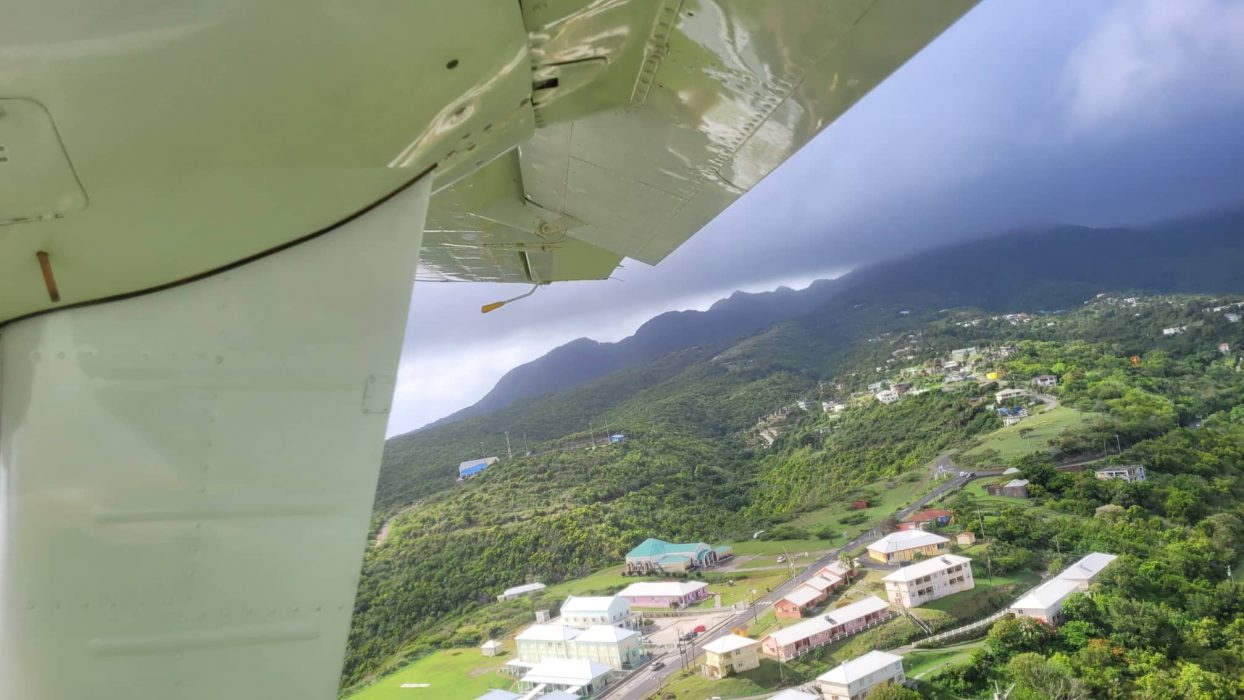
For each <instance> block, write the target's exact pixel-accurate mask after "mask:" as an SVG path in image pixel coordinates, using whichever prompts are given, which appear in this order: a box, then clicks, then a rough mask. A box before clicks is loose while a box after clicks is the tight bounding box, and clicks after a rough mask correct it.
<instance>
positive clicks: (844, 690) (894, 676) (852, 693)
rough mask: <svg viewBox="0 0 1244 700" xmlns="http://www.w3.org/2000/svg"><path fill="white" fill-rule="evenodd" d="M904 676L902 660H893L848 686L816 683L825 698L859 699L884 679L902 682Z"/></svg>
mask: <svg viewBox="0 0 1244 700" xmlns="http://www.w3.org/2000/svg"><path fill="white" fill-rule="evenodd" d="M905 678H906V676H905V675H904V674H903V662H901V661H895V662H894V663H893V664H890V665H889V666H887V667H885V668H883V669H881V670H880V671H876V672H874V673H870V674H868V675H867V676H865V677H864V678H861V679H859V680H857V681H854V682H852V683H851V684H850V685H849V686H845V685H839V684H837V683H827V682H825V681H819V682H818V685H819V686H820V689H821V696H822V697H824V698H825V700H860V699H861V698H864V697H866V696H867V695H868V691H870V690H872V689H873V688H875V687H877V686H879V685H881V684H882V683H885V682H886V681H893V682H894V683H902V682H903V681H904V680H905Z"/></svg>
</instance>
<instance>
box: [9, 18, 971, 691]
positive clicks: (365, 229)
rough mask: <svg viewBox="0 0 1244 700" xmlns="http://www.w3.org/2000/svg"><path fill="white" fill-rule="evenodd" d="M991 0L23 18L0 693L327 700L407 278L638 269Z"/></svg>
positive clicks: (532, 279)
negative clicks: (980, 2) (628, 264)
mask: <svg viewBox="0 0 1244 700" xmlns="http://www.w3.org/2000/svg"><path fill="white" fill-rule="evenodd" d="M973 4H974V0H925V1H923V2H908V1H905V0H833V1H829V0H765V1H764V2H761V1H760V0H518V1H515V0H506V1H502V0H453V1H452V2H432V1H431V0H373V1H371V2H357V1H355V2H344V1H341V0H310V1H308V2H303V3H298V4H293V3H288V2H280V1H279V0H250V1H249V2H241V3H235V2H204V1H202V0H162V1H161V2H151V1H150V0H107V1H99V0H89V1H88V0H16V2H13V3H9V5H8V6H6V7H5V12H4V21H3V22H0V697H3V698H21V699H22V700H27V699H29V700H69V699H71V698H73V699H77V698H127V700H155V699H156V698H159V699H161V700H162V699H164V698H177V699H178V700H220V699H221V698H230V700H244V699H248V698H256V699H257V700H258V699H259V698H263V699H264V700H270V699H271V698H299V699H304V698H317V699H323V700H327V699H329V698H332V697H334V696H335V694H336V686H337V679H338V677H339V674H340V668H341V663H342V658H343V654H344V649H345V644H346V635H347V632H348V630H349V626H350V619H351V612H352V604H353V597H354V591H355V586H356V585H357V577H358V570H359V565H360V561H361V558H362V552H363V548H364V541H365V538H366V532H367V524H368V519H369V516H370V512H371V504H372V498H373V494H374V490H375V485H376V478H377V473H378V469H379V462H380V454H381V449H382V445H383V439H384V432H385V426H386V421H387V412H388V410H389V404H390V402H391V399H392V396H393V392H394V386H395V382H396V375H397V365H398V360H399V357H400V350H401V343H402V339H403V324H404V323H405V319H406V318H407V311H408V304H409V299H410V285H411V282H412V279H414V278H415V277H416V276H418V277H419V278H421V279H444V280H486V281H498V282H527V283H544V282H555V281H560V280H580V279H602V278H606V277H608V276H609V275H610V273H611V272H612V270H613V269H614V268H615V267H616V266H617V265H618V264H619V263H620V262H621V261H622V260H623V259H624V258H632V259H635V260H638V261H641V262H644V263H649V264H655V263H657V262H659V261H660V260H662V259H663V258H664V257H665V256H666V255H668V254H669V253H670V252H671V251H673V250H674V249H676V248H677V247H678V246H679V245H680V244H681V243H682V242H683V241H685V240H686V239H687V238H688V237H689V236H691V235H692V234H694V233H695V232H696V231H698V230H699V229H700V228H701V227H702V226H703V225H704V224H705V223H706V222H708V221H709V220H711V219H712V218H713V217H714V216H716V215H717V214H718V213H719V212H721V211H722V210H724V209H725V208H726V207H728V206H729V205H730V204H731V203H732V202H733V201H734V200H735V199H737V198H738V197H739V196H740V195H742V194H743V193H745V192H746V191H747V190H748V189H750V188H751V187H752V186H754V185H755V184H756V183H757V182H758V181H760V180H761V179H762V178H763V177H764V176H765V175H766V174H768V173H769V172H770V171H772V170H773V169H774V168H775V167H777V166H778V165H779V164H780V163H781V162H782V161H783V160H784V159H786V158H787V157H789V156H790V155H791V154H792V153H794V152H795V151H796V150H798V149H799V147H800V146H802V145H803V144H804V143H806V142H807V141H808V140H809V139H810V138H812V137H813V136H814V135H815V134H816V133H818V132H819V131H820V130H821V129H823V128H824V127H825V126H826V125H827V124H829V123H830V122H832V121H833V120H834V119H835V118H836V117H837V116H838V115H840V114H841V113H843V112H844V111H845V110H847V109H848V108H849V107H850V106H851V105H852V104H854V103H855V102H856V101H857V100H858V99H860V97H862V96H863V95H864V94H865V93H867V91H868V90H870V89H872V87H874V86H875V85H877V84H878V83H879V82H880V81H882V80H883V79H884V78H885V77H886V76H887V75H889V74H890V73H891V72H892V71H893V70H895V69H896V68H897V67H898V66H900V65H901V64H902V63H903V62H904V61H906V60H907V59H908V58H910V57H911V56H912V55H913V54H915V53H916V52H917V51H919V50H920V49H921V48H922V47H923V46H925V45H926V44H927V43H928V42H930V41H931V40H932V39H933V38H934V37H936V36H937V35H938V33H940V32H941V31H943V30H944V29H945V28H946V27H947V26H949V25H950V24H951V23H952V22H954V21H955V20H956V19H958V18H959V17H960V16H961V15H962V14H963V13H965V12H966V11H967V10H968V9H969V8H970V7H971V6H972V5H973ZM774 235H780V232H775V233H774ZM420 256H421V257H422V263H421V266H420V268H419V271H418V273H416V263H417V261H418V260H419V258H420ZM411 330H412V331H413V332H414V333H415V335H416V336H417V335H418V333H419V332H426V333H435V329H434V328H431V329H411ZM469 456H470V455H468V457H469ZM451 467H452V465H449V466H447V468H451Z"/></svg>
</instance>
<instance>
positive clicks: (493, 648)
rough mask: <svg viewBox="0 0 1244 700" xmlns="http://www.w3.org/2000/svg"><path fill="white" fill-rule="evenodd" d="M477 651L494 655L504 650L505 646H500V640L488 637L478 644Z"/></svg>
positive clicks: (485, 654) (486, 654)
mask: <svg viewBox="0 0 1244 700" xmlns="http://www.w3.org/2000/svg"><path fill="white" fill-rule="evenodd" d="M479 651H480V653H481V654H483V655H484V656H496V655H498V654H500V653H501V652H503V651H505V647H504V646H502V644H501V642H498V641H497V640H495V639H489V640H488V641H486V642H484V643H483V644H481V645H480V648H479Z"/></svg>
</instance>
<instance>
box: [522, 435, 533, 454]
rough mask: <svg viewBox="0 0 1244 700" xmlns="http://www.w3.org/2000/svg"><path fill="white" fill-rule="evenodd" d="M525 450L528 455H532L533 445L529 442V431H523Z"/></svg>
mask: <svg viewBox="0 0 1244 700" xmlns="http://www.w3.org/2000/svg"><path fill="white" fill-rule="evenodd" d="M523 452H526V453H527V455H528V456H531V445H528V444H527V433H523Z"/></svg>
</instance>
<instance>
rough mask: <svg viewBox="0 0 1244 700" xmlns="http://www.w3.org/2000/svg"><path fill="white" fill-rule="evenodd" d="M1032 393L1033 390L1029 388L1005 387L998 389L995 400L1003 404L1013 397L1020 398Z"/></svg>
mask: <svg viewBox="0 0 1244 700" xmlns="http://www.w3.org/2000/svg"><path fill="white" fill-rule="evenodd" d="M1031 395H1032V392H1031V391H1028V390H1027V389H1003V390H1002V391H998V392H995V393H994V395H993V400H994V401H995V402H996V403H999V404H1001V403H1004V402H1006V401H1011V400H1013V399H1020V398H1023V397H1025V396H1031Z"/></svg>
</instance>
